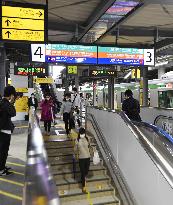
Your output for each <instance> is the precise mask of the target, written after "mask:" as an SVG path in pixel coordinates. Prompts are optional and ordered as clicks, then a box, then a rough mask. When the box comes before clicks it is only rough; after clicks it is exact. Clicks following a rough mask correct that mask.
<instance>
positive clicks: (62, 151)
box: [47, 147, 74, 156]
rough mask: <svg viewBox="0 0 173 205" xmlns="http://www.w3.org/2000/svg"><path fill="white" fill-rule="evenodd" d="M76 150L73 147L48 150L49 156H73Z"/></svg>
mask: <svg viewBox="0 0 173 205" xmlns="http://www.w3.org/2000/svg"><path fill="white" fill-rule="evenodd" d="M73 153H74V149H73V147H66V148H50V149H47V154H48V156H55V155H56V156H59V155H63V154H73Z"/></svg>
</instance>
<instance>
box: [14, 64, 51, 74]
mask: <svg viewBox="0 0 173 205" xmlns="http://www.w3.org/2000/svg"><path fill="white" fill-rule="evenodd" d="M14 75H23V76H28V75H33V76H47V75H48V69H47V67H43V66H15V67H14Z"/></svg>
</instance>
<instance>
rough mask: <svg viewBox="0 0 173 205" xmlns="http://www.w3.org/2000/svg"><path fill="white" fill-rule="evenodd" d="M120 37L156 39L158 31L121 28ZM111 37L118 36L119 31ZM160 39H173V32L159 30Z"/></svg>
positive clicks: (141, 28) (113, 32)
mask: <svg viewBox="0 0 173 205" xmlns="http://www.w3.org/2000/svg"><path fill="white" fill-rule="evenodd" d="M118 32H119V36H139V37H140V36H145V37H154V36H155V35H156V29H155V28H153V29H151V28H148V27H131V26H122V27H119V31H118ZM111 35H113V36H116V35H117V31H112V32H111ZM158 36H159V37H165V38H172V37H173V30H170V29H169V30H158Z"/></svg>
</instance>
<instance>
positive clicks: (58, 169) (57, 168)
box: [51, 164, 106, 174]
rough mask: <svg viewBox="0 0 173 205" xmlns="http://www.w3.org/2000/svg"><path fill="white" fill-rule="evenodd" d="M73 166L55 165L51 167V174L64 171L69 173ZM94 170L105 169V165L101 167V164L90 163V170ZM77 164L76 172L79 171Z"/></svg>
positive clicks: (63, 172)
mask: <svg viewBox="0 0 173 205" xmlns="http://www.w3.org/2000/svg"><path fill="white" fill-rule="evenodd" d="M72 168H73V167H71V166H66V167H64V166H61V165H55V166H52V167H51V170H52V174H65V173H71V172H72V170H73V169H72ZM94 170H106V169H105V167H103V166H102V165H97V166H95V165H93V164H92V165H91V166H90V171H94ZM79 171H80V169H79V166H76V172H79Z"/></svg>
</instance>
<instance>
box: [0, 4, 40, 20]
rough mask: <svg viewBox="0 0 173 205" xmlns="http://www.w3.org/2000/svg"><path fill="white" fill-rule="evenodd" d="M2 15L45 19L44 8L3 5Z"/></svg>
mask: <svg viewBox="0 0 173 205" xmlns="http://www.w3.org/2000/svg"><path fill="white" fill-rule="evenodd" d="M2 16H8V17H17V18H28V19H42V20H44V9H34V8H23V7H15V6H2Z"/></svg>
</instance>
